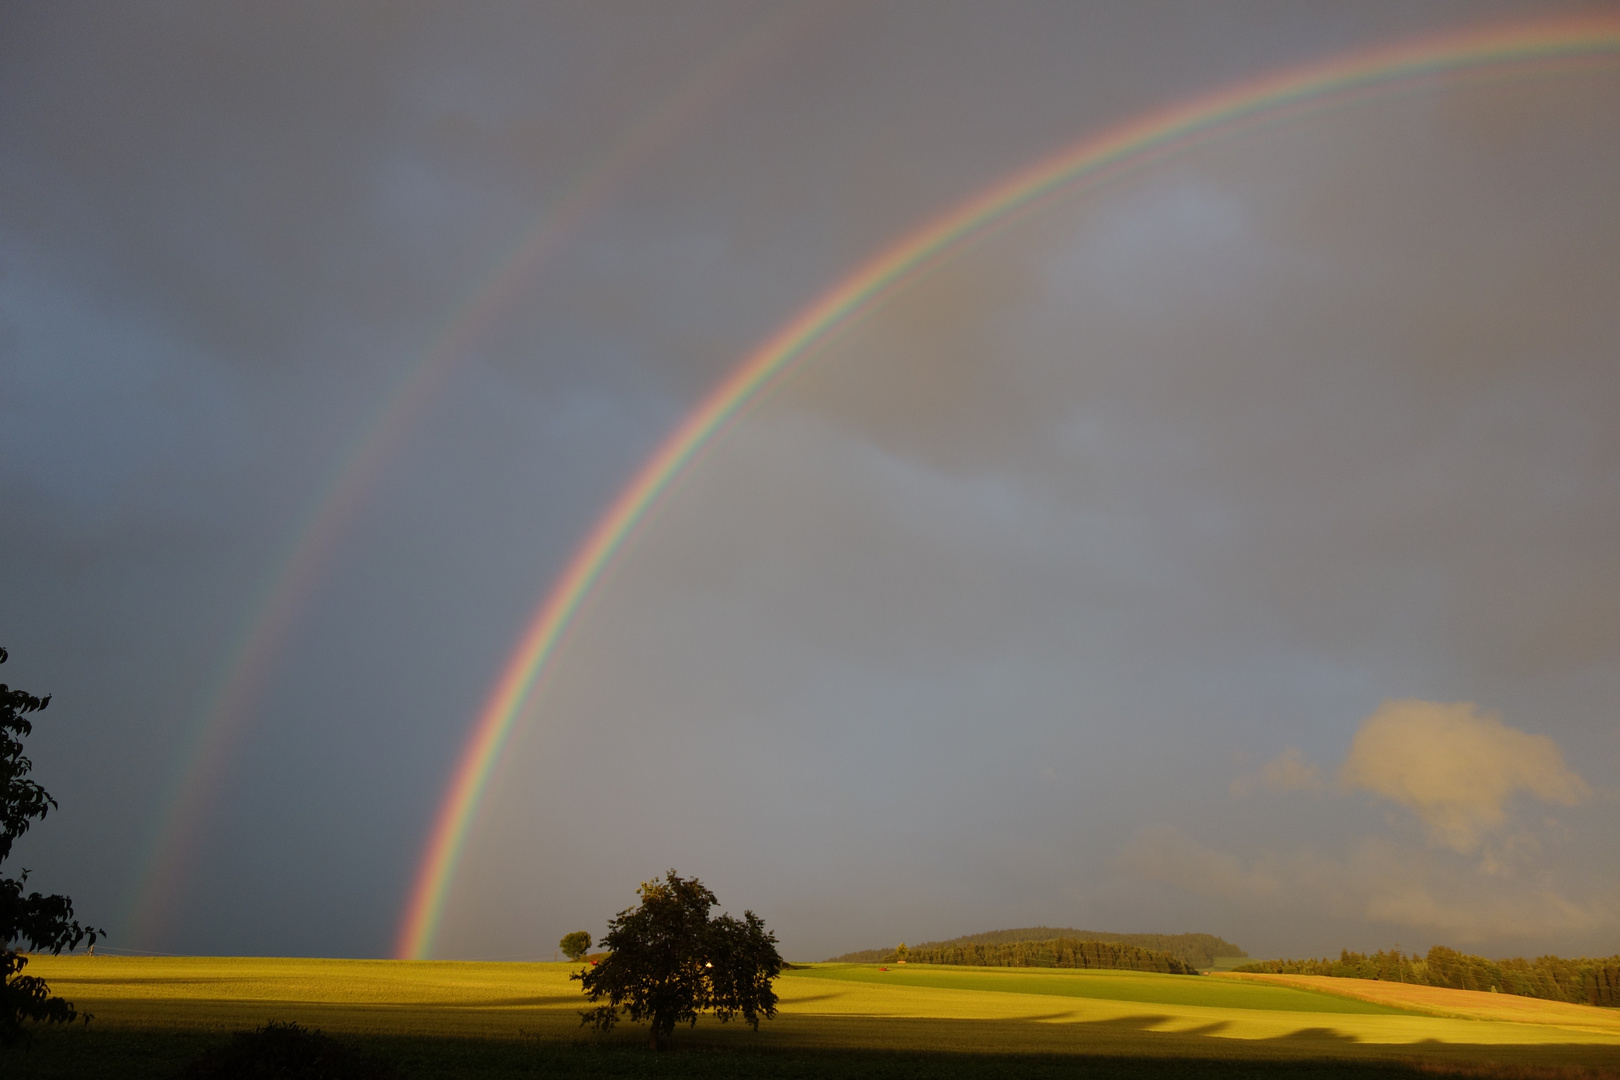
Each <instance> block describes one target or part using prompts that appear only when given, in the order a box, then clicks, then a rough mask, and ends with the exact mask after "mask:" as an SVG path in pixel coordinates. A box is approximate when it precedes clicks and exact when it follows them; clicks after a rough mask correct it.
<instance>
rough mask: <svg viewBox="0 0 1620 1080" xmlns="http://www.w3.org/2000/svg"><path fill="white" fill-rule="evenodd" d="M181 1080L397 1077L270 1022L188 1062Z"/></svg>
mask: <svg viewBox="0 0 1620 1080" xmlns="http://www.w3.org/2000/svg"><path fill="white" fill-rule="evenodd" d="M182 1076H184V1077H185V1078H186V1080H399V1078H400V1074H399V1073H398V1072H396V1071H395V1070H394V1069H392V1068H390V1067H389V1066H387V1065H384V1064H382V1063H381V1062H377V1061H373V1060H371V1059H370V1058H367V1057H365V1056H364V1055H361V1054H358V1053H356V1052H355V1051H353V1050H351V1049H350V1048H349V1047H347V1046H345V1045H343V1044H342V1043H340V1042H338V1041H337V1040H336V1039H333V1038H331V1037H330V1036H327V1035H323V1034H321V1033H320V1031H318V1030H313V1029H310V1028H306V1027H304V1026H303V1025H302V1024H298V1023H292V1022H288V1023H282V1022H279V1021H275V1020H272V1021H271V1022H270V1023H268V1024H265V1025H264V1026H263V1027H259V1028H254V1029H253V1030H252V1031H238V1032H237V1033H236V1034H235V1035H232V1036H231V1041H230V1042H229V1043H227V1044H226V1045H224V1046H222V1047H220V1048H219V1049H217V1050H211V1051H209V1052H208V1053H206V1054H204V1055H203V1056H202V1057H200V1058H198V1059H197V1060H196V1061H194V1062H192V1063H191V1066H190V1067H189V1068H188V1069H187V1070H186V1071H185V1072H184V1073H183V1074H182Z"/></svg>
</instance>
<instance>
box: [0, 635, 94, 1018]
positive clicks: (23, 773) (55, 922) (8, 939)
mask: <svg viewBox="0 0 1620 1080" xmlns="http://www.w3.org/2000/svg"><path fill="white" fill-rule="evenodd" d="M5 662H6V650H5V649H0V664H3V663H5ZM50 703H51V699H50V696H49V695H47V696H45V697H43V698H37V697H34V696H33V695H32V694H28V693H25V692H24V691H21V690H13V689H11V688H10V687H9V686H7V685H6V684H5V683H0V866H3V865H4V864H5V861H6V860H7V859H8V858H10V857H11V845H12V842H13V841H15V840H16V839H17V838H18V837H19V836H21V835H22V834H23V833H25V832H27V831H28V828H29V826H30V825H32V824H33V823H34V822H35V821H36V820H39V819H42V818H44V817H45V815H46V814H47V813H49V812H50V811H51V810H54V809H55V808H56V800H55V799H53V798H51V796H50V793H49V792H47V791H46V790H45V789H44V788H42V787H40V786H39V784H38V783H36V782H35V781H34V780H31V779H30V778H29V775H28V774H29V773H30V772H32V771H33V768H34V763H33V762H32V761H29V760H28V758H27V757H25V756H23V752H22V749H23V746H22V741H23V739H24V738H25V737H27V736H28V735H30V734H32V733H33V730H34V725H33V723H32V721H30V720H29V719H28V716H29V714H30V713H36V712H39V711H40V710H41V709H44V708H45V707H46V706H47V705H49V704H50ZM27 881H28V871H27V870H23V871H21V872H20V873H19V874H18V876H17V877H15V878H11V877H0V946H3V950H0V977H3V983H0V1045H8V1044H11V1043H14V1042H16V1041H17V1040H18V1039H19V1038H21V1037H22V1034H23V1024H24V1022H25V1021H30V1020H31V1021H34V1022H36V1023H50V1024H60V1023H67V1022H69V1021H72V1020H75V1019H77V1018H78V1017H79V1015H80V1014H79V1013H78V1011H77V1010H75V1009H74V1008H73V1003H72V1002H69V1001H64V1000H62V999H61V998H59V997H52V996H51V992H50V987H48V986H47V985H46V984H45V980H44V979H41V978H38V977H36V976H33V975H24V974H22V969H23V968H24V967H26V966H27V965H28V957H26V956H24V955H23V954H22V950H23V948H27V949H29V950H30V951H34V952H39V951H45V952H50V953H60V952H61V951H62V950H63V949H74V948H77V947H78V946H79V945H80V944H81V943H82V942H84V941H85V940H86V939H87V938H88V939H89V942H90V944H91V945H94V944H95V943H96V938H97V937H98V936H100V935H101V934H102V933H103V931H101V930H97V929H95V928H93V927H85V926H80V925H79V924H78V922H76V921H75V920H74V918H73V901H72V900H69V899H68V898H67V897H65V896H42V895H40V894H39V893H37V892H34V893H28V894H27V895H24V894H23V886H24V885H25V884H26V882H27ZM84 1019H85V1020H87V1021H88V1020H89V1019H90V1017H89V1015H88V1014H85V1015H84Z"/></svg>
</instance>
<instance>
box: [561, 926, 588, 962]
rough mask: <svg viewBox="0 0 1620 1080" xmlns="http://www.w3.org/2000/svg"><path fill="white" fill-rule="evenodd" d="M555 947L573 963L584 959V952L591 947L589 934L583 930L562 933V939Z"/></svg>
mask: <svg viewBox="0 0 1620 1080" xmlns="http://www.w3.org/2000/svg"><path fill="white" fill-rule="evenodd" d="M557 948H559V949H561V950H562V954H563V955H564V956H566V957H568V959H570V960H572V961H573V962H574V963H576V964H577V963H579V962H580V961H581V960H583V959H585V954H586V953H587V952H589V951H590V948H591V935H589V934H587V933H586V932H585V931H583V930H575V931H574V932H573V933H572V934H564V935H563V937H562V940H561V941H559V942H557Z"/></svg>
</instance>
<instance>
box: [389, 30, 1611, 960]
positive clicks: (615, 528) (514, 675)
mask: <svg viewBox="0 0 1620 1080" xmlns="http://www.w3.org/2000/svg"><path fill="white" fill-rule="evenodd" d="M1617 59H1620V16H1600V17H1582V18H1561V19H1551V20H1539V21H1536V22H1531V23H1519V24H1514V25H1509V26H1499V27H1492V28H1488V29H1481V30H1472V31H1466V32H1462V33H1453V34H1450V35H1447V36H1443V37H1438V38H1427V39H1421V40H1417V41H1408V42H1403V43H1399V44H1395V45H1390V46H1381V47H1378V48H1374V49H1371V50H1366V51H1362V52H1357V53H1352V54H1349V55H1347V56H1342V57H1339V58H1336V59H1332V60H1328V61H1326V62H1322V63H1317V64H1312V65H1309V66H1306V67H1303V68H1296V69H1291V70H1287V71H1284V72H1282V73H1280V74H1276V75H1272V76H1268V77H1266V78H1262V79H1260V80H1258V81H1254V82H1249V83H1244V84H1241V85H1239V86H1236V87H1233V88H1231V89H1227V90H1224V91H1220V92H1217V93H1214V94H1211V95H1208V96H1205V97H1201V98H1198V99H1196V100H1194V101H1192V102H1190V103H1187V104H1183V105H1180V106H1176V107H1173V108H1169V109H1165V110H1162V111H1158V112H1154V113H1150V114H1148V115H1146V116H1143V117H1140V118H1138V119H1135V120H1132V121H1130V122H1128V123H1125V124H1122V125H1120V126H1119V127H1115V128H1113V129H1111V130H1108V131H1104V132H1103V133H1102V134H1100V135H1097V136H1094V137H1092V138H1089V139H1086V140H1084V141H1082V142H1080V143H1079V144H1077V145H1075V146H1073V147H1070V148H1069V149H1066V150H1064V151H1062V152H1060V153H1058V154H1056V155H1054V156H1052V157H1049V158H1046V159H1044V160H1041V161H1039V162H1037V163H1036V164H1034V165H1033V166H1031V167H1028V168H1025V169H1023V170H1021V171H1019V172H1017V173H1014V174H1013V175H1012V176H1010V177H1008V178H1007V179H1005V180H1002V181H1001V182H1000V183H998V184H995V185H994V186H992V187H990V188H989V189H987V190H985V191H984V192H982V193H980V194H978V195H976V196H974V197H973V198H971V199H969V200H968V201H967V202H965V203H963V204H961V205H959V206H958V207H956V208H955V209H953V210H951V211H950V212H949V213H947V214H945V215H944V216H943V217H940V218H937V219H935V220H934V221H932V222H931V223H929V224H927V225H925V226H923V227H922V228H921V229H918V230H917V231H915V232H913V233H911V234H910V235H909V236H906V237H905V238H903V239H902V240H900V241H899V242H898V243H896V244H894V245H893V246H891V247H889V248H888V249H887V250H885V251H883V252H882V253H880V254H879V255H877V256H876V257H875V258H873V259H872V260H871V261H869V262H867V263H866V264H865V265H863V266H861V267H860V268H859V269H857V270H856V271H855V272H854V273H852V274H850V275H849V276H848V277H846V278H844V279H843V280H842V281H841V282H839V283H838V284H837V285H835V286H834V287H833V288H831V289H830V290H828V291H827V292H826V293H824V294H823V295H822V296H821V298H820V299H818V300H817V301H816V302H815V303H813V304H811V305H810V306H809V307H808V308H805V309H804V310H803V311H802V312H800V313H799V314H798V315H797V316H796V317H794V318H793V320H792V321H790V322H789V323H787V325H785V326H783V327H782V328H781V329H780V330H779V331H777V333H776V334H774V335H773V336H772V337H771V338H769V339H768V340H767V341H765V342H764V343H763V344H762V345H760V346H759V348H758V349H756V350H755V351H754V352H753V353H752V354H751V355H749V356H748V357H747V358H746V359H744V360H743V362H742V363H741V364H739V365H738V366H737V367H736V368H735V369H733V370H732V372H731V374H729V375H728V376H726V378H725V379H724V380H723V381H722V382H721V383H720V384H719V385H718V386H716V387H715V388H714V389H713V390H712V391H711V392H710V393H709V395H708V396H707V397H706V398H704V400H703V401H702V402H701V403H700V404H699V405H698V407H697V408H696V409H694V410H693V411H692V412H691V413H690V414H688V415H687V417H686V418H685V419H684V420H683V421H682V422H681V423H680V425H679V426H678V427H677V428H676V429H675V431H674V432H673V433H671V434H670V435H669V436H668V438H666V439H665V441H664V442H663V444H662V445H661V446H660V447H659V448H658V450H657V451H656V452H655V453H654V454H653V455H652V457H651V458H649V459H648V460H647V462H646V463H645V464H644V465H642V466H641V469H640V470H639V471H638V472H637V473H636V475H635V477H634V479H632V480H631V482H630V484H629V485H628V486H627V487H626V488H624V490H623V491H621V492H620V493H619V495H618V497H617V498H616V499H615V500H614V501H613V504H612V505H611V506H610V507H609V508H608V510H607V512H606V513H605V514H603V515H602V517H601V518H600V519H599V520H598V521H597V523H596V525H595V527H594V528H593V529H592V530H591V532H590V534H589V535H588V536H587V537H586V538H585V541H584V542H583V543H582V544H581V545H580V546H579V548H578V549H577V550H576V551H575V553H574V555H573V557H572V559H571V560H570V561H569V563H568V565H567V567H566V568H565V569H564V571H563V573H562V574H561V576H560V577H558V579H557V581H556V583H555V584H554V585H553V586H552V588H551V591H550V593H549V594H548V595H547V596H546V597H545V600H544V602H543V603H542V604H541V605H540V608H539V609H538V611H537V612H536V614H535V616H534V618H533V620H532V621H531V622H530V623H529V625H528V627H527V629H526V630H525V631H524V632H523V636H522V638H521V639H520V640H519V642H518V645H517V648H516V649H515V650H514V651H513V653H512V655H511V657H510V658H509V660H508V661H507V664H506V667H505V668H504V670H503V672H502V674H501V676H500V679H499V680H498V681H497V683H496V684H495V687H494V690H493V691H492V692H491V694H490V695H489V697H488V699H487V701H486V703H485V705H484V707H483V710H482V711H481V712H480V713H479V716H478V719H477V722H476V723H475V724H474V726H473V731H472V736H471V738H470V739H469V740H468V742H467V745H466V747H465V748H464V749H463V751H462V753H461V757H460V761H459V763H458V764H457V766H456V770H455V773H454V774H453V776H452V778H451V782H450V785H449V788H448V790H447V791H446V793H445V796H444V799H443V802H442V803H441V804H440V809H439V813H438V815H437V816H436V818H435V819H434V823H433V827H432V830H431V833H430V835H429V838H428V843H427V846H426V849H425V850H424V852H423V855H422V858H421V862H420V865H419V867H418V871H417V874H416V878H415V881H414V883H413V886H412V889H411V892H410V895H409V897H408V900H407V904H406V909H405V913H404V919H403V921H402V923H401V926H400V931H399V938H398V944H397V948H396V953H397V955H398V956H400V957H402V958H415V959H425V958H427V957H428V955H429V954H430V953H431V952H432V949H433V943H434V937H435V935H436V933H437V931H438V926H439V919H440V916H441V915H442V913H443V910H444V903H445V898H446V896H447V894H448V892H449V887H450V883H451V881H452V879H453V878H454V875H455V871H456V863H457V860H458V858H459V856H460V853H461V847H462V844H463V842H464V841H465V839H466V836H467V831H468V829H469V828H470V826H471V824H472V822H473V818H474V816H475V815H476V814H477V812H478V808H479V804H480V802H481V800H482V797H483V793H484V789H485V787H486V785H487V784H488V782H489V778H490V774H491V772H492V770H493V769H494V766H495V763H496V761H497V760H498V759H499V757H500V754H501V751H502V749H503V748H504V747H505V745H506V742H507V738H508V736H509V735H510V734H511V731H512V727H513V723H514V721H515V720H516V718H517V717H518V715H519V714H520V713H522V711H523V709H524V706H525V705H526V704H527V703H528V702H529V700H530V699H531V697H532V696H533V693H534V689H535V686H536V681H537V679H538V677H539V676H540V674H541V673H542V672H543V671H544V670H545V668H546V664H547V661H548V660H549V659H550V658H551V657H552V655H553V654H554V653H555V651H556V649H557V645H558V643H559V641H560V640H561V639H562V637H563V635H564V634H565V633H566V631H567V629H568V627H569V624H570V622H571V621H572V620H573V618H574V616H575V614H576V613H577V612H578V611H579V609H580V605H581V603H582V602H583V601H584V600H585V598H586V596H587V595H588V594H589V592H590V590H591V587H592V586H593V585H594V584H595V583H596V581H597V580H598V579H599V578H600V577H601V575H602V572H603V570H604V569H605V568H606V567H607V565H608V564H609V563H610V562H611V561H612V559H613V556H614V555H615V554H616V553H617V552H618V551H619V550H620V549H621V548H622V547H623V546H624V545H625V542H626V541H627V540H628V539H629V537H630V536H631V535H632V534H633V533H634V531H635V529H636V526H637V524H638V523H639V522H640V521H642V519H643V518H644V517H645V515H646V514H647V511H648V510H649V509H650V508H651V507H652V506H653V505H654V504H655V503H656V502H657V501H658V499H659V497H660V496H661V495H662V494H663V493H664V492H665V491H666V490H667V489H668V488H669V486H670V483H671V482H672V481H673V480H674V479H675V478H676V477H677V476H678V475H679V474H680V473H681V471H682V469H684V468H685V467H686V466H687V465H688V464H689V463H690V462H691V461H692V459H693V457H694V455H696V454H697V453H698V452H699V451H700V450H701V449H703V447H704V446H705V445H706V444H708V443H709V442H710V441H711V440H712V439H714V438H715V436H716V435H717V434H718V433H719V432H720V431H721V430H722V429H723V428H724V427H725V426H726V424H727V422H728V421H729V420H731V419H732V418H733V417H734V416H736V415H737V413H738V411H739V410H740V409H742V408H743V407H744V406H745V405H747V404H748V403H749V402H751V401H753V400H754V399H755V398H757V397H758V396H759V395H760V394H761V393H762V392H764V391H765V390H766V389H767V388H769V387H770V386H771V385H772V384H773V383H774V382H776V381H778V380H779V379H780V378H781V377H782V376H783V374H784V373H785V372H786V371H787V370H788V369H789V367H790V366H791V365H792V364H793V362H794V361H796V360H799V359H801V358H803V357H804V356H805V355H806V354H807V353H808V352H809V351H810V350H811V349H812V348H813V347H814V346H816V345H818V344H821V343H823V342H825V341H826V340H827V339H828V337H829V336H830V335H831V334H833V333H834V332H836V331H837V330H839V329H841V328H842V327H845V326H847V325H848V324H849V323H850V321H851V320H852V319H853V318H854V317H855V316H856V315H857V314H859V313H861V312H863V311H866V310H869V309H870V308H871V307H872V306H873V304H874V303H875V302H876V301H877V300H879V299H880V298H881V297H882V296H884V295H885V294H887V293H889V292H891V291H892V290H893V289H894V288H895V287H896V286H898V285H899V284H900V283H901V282H903V281H904V280H906V279H907V278H908V277H910V276H912V275H914V274H916V273H917V272H918V271H919V270H921V269H922V268H924V267H926V266H928V265H929V264H931V263H932V262H934V261H935V260H937V259H939V258H940V257H941V256H942V255H944V254H945V253H947V252H955V251H959V250H961V249H962V247H963V246H964V245H965V244H967V243H968V242H970V241H971V240H972V239H973V238H975V237H976V236H980V235H982V234H984V233H985V232H986V231H987V230H988V229H989V228H990V227H991V226H993V225H998V224H1002V223H1005V222H1006V221H1008V220H1010V219H1012V218H1013V217H1014V216H1015V215H1016V214H1017V213H1019V212H1021V211H1027V210H1030V209H1032V208H1033V207H1035V206H1036V205H1038V204H1039V203H1041V202H1042V201H1043V200H1044V199H1046V198H1048V197H1051V196H1053V195H1055V194H1057V193H1059V192H1067V191H1071V190H1073V189H1074V187H1075V186H1076V185H1078V184H1080V183H1082V182H1095V181H1098V180H1101V179H1104V178H1107V177H1110V176H1115V175H1118V174H1119V173H1120V172H1123V171H1125V170H1127V169H1133V168H1138V167H1140V166H1142V165H1144V164H1147V163H1149V162H1152V161H1154V160H1157V159H1158V158H1160V157H1162V156H1164V155H1166V154H1169V153H1172V152H1179V151H1182V150H1185V149H1186V148H1188V147H1190V146H1195V145H1199V144H1202V143H1206V142H1209V141H1211V140H1214V139H1217V138H1221V137H1225V136H1228V135H1231V134H1234V133H1236V132H1240V131H1246V130H1251V129H1253V128H1256V127H1259V126H1262V125H1265V124H1269V123H1275V122H1277V121H1280V120H1284V119H1289V118H1292V117H1296V116H1298V115H1301V114H1304V113H1307V112H1314V111H1318V110H1320V109H1322V108H1325V107H1327V106H1329V105H1331V104H1336V103H1342V102H1345V101H1356V100H1361V99H1363V98H1365V97H1370V96H1375V95H1379V94H1386V93H1391V92H1396V91H1400V90H1404V89H1408V88H1411V87H1414V86H1419V85H1424V84H1427V83H1430V82H1434V81H1436V80H1439V79H1443V78H1446V77H1448V76H1455V75H1467V74H1479V75H1482V76H1490V77H1499V76H1502V75H1505V74H1516V73H1521V72H1522V73H1526V74H1531V73H1537V72H1544V71H1550V70H1562V69H1565V68H1570V67H1576V68H1581V67H1586V66H1591V65H1602V66H1607V65H1610V64H1613V63H1614V62H1615V61H1616V60H1617Z"/></svg>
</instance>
